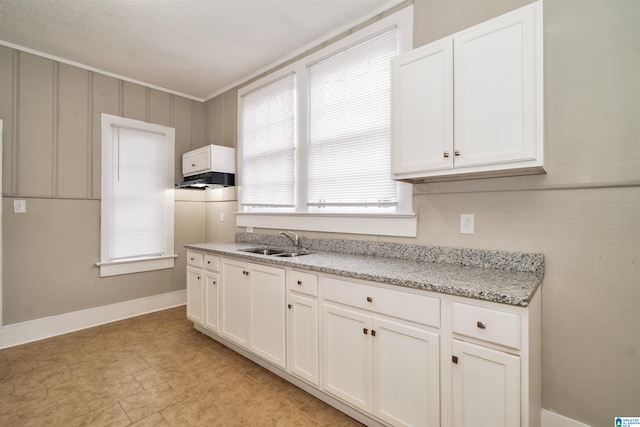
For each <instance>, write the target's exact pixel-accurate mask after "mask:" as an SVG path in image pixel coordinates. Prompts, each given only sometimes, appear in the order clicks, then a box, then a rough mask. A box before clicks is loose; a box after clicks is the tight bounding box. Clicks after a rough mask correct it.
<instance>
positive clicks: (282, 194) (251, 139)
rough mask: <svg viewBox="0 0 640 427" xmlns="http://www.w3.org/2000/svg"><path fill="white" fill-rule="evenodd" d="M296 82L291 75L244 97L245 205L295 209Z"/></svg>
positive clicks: (242, 127) (242, 100)
mask: <svg viewBox="0 0 640 427" xmlns="http://www.w3.org/2000/svg"><path fill="white" fill-rule="evenodd" d="M294 79H295V75H294V74H289V75H287V76H285V77H283V78H281V79H279V80H277V81H275V82H273V83H270V84H268V85H266V86H263V87H261V88H259V89H257V90H255V91H253V92H250V93H247V94H246V95H244V96H242V98H241V102H242V114H241V117H242V124H241V128H240V129H241V132H242V135H241V141H242V159H241V171H242V181H241V185H242V192H241V199H240V202H241V204H242V205H244V206H254V207H293V206H294V183H295V178H294V144H295V132H294V124H295V122H294V119H295V117H294V116H295V115H294V111H295V109H294V99H295V97H294V84H295V80H294Z"/></svg>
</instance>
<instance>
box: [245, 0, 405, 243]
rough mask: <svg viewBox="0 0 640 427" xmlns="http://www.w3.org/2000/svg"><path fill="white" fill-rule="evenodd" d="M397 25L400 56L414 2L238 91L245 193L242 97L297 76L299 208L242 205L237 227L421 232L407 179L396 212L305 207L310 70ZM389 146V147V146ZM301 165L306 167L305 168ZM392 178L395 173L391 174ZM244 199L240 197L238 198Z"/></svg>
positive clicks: (397, 233)
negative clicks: (320, 210) (267, 207)
mask: <svg viewBox="0 0 640 427" xmlns="http://www.w3.org/2000/svg"><path fill="white" fill-rule="evenodd" d="M393 27H395V28H397V43H398V54H402V53H404V52H407V51H409V50H411V49H412V47H413V5H409V6H407V7H405V8H403V9H402V10H400V11H398V12H395V13H394V14H392V15H389V16H387V17H385V18H383V19H381V20H379V21H376V22H374V23H372V24H371V25H368V26H367V27H365V28H363V29H360V30H358V31H356V32H354V33H352V34H350V35H348V36H346V37H344V38H343V39H340V40H338V41H336V42H335V43H332V44H330V45H328V46H326V47H323V48H321V49H318V50H317V51H315V52H313V53H311V54H310V55H307V56H305V57H303V58H301V59H300V60H297V61H295V62H293V63H291V64H288V65H286V66H284V67H282V68H280V69H278V70H277V71H275V72H273V73H270V74H269V75H267V76H265V77H263V78H261V79H258V80H256V81H254V82H252V83H250V84H248V85H246V86H244V87H242V88H241V89H239V90H238V107H237V108H238V110H237V113H238V125H237V126H238V155H239V161H238V187H239V188H238V191H239V192H240V194H241V192H242V161H241V159H242V126H243V124H242V110H243V104H242V102H243V98H242V97H243V96H244V95H245V94H247V93H250V92H252V91H255V90H257V89H259V88H261V87H264V86H266V85H269V84H271V83H273V82H275V81H277V80H279V79H280V78H282V77H284V76H286V75H288V74H294V75H295V85H294V87H295V104H296V106H297V107H296V120H295V124H294V126H295V148H294V149H295V154H294V156H295V172H294V179H295V182H296V187H295V190H294V191H295V196H294V200H295V208H294V209H292V210H288V211H287V210H280V209H266V208H265V209H255V208H254V209H253V210H250V209H249V210H245V207H244V206H242V205H241V204H239V206H238V211H239V212H238V214H237V216H236V225H237V226H238V227H247V228H249V229H250V228H252V227H259V228H273V229H282V228H287V229H295V230H303V231H304V230H306V231H325V232H338V233H352V234H374V235H388V236H405V237H415V236H417V215H416V214H415V213H414V212H413V200H412V196H413V187H412V185H411V184H409V183H404V182H398V183H397V185H398V190H397V191H398V193H397V194H398V205H397V207H396V210H395V213H390V212H385V213H380V212H372V213H365V212H362V211H360V212H336V211H334V212H327V213H319V212H314V211H313V209H309V208H308V207H307V201H306V194H307V176H306V170H307V167H308V147H307V144H305V143H301V142H305V141H308V139H309V134H308V131H309V127H308V121H309V117H308V105H309V99H308V96H309V91H308V87H309V81H308V77H307V76H308V75H307V68H308V67H309V66H310V65H311V64H313V63H316V62H318V61H321V60H322V59H324V58H327V57H330V56H332V55H334V54H336V53H338V52H340V51H343V50H345V49H348V48H349V47H351V46H354V45H357V44H359V43H361V42H363V41H365V40H367V39H368V38H370V37H373V36H375V35H376V34H380V33H383V32H385V31H387V30H389V29H391V28H393ZM389 149H391V147H389ZM300 165H304V166H303V167H302V168H301V167H300ZM390 179H391V177H390ZM238 199H239V200H241V197H239V198H238Z"/></svg>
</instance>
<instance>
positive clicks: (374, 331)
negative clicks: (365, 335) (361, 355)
mask: <svg viewBox="0 0 640 427" xmlns="http://www.w3.org/2000/svg"><path fill="white" fill-rule="evenodd" d="M371 336H372V337H375V336H376V330H375V329H372V330H371Z"/></svg>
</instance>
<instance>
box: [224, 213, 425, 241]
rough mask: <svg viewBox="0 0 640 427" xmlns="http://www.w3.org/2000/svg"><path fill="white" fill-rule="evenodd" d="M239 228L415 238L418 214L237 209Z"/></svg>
mask: <svg viewBox="0 0 640 427" xmlns="http://www.w3.org/2000/svg"><path fill="white" fill-rule="evenodd" d="M236 225H237V226H238V227H256V228H273V229H278V230H283V229H286V230H303V231H322V232H327V233H346V234H370V235H376V236H399V237H416V236H417V234H418V233H417V232H418V215H417V214H415V213H412V214H393V215H372V214H369V215H363V214H348V215H345V214H316V213H300V212H297V213H266V212H265V213H262V212H260V213H255V212H238V213H237V215H236Z"/></svg>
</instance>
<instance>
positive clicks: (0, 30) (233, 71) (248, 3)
mask: <svg viewBox="0 0 640 427" xmlns="http://www.w3.org/2000/svg"><path fill="white" fill-rule="evenodd" d="M399 2H400V1H399V0H0V44H3V45H5V46H9V47H13V48H18V49H21V50H25V51H27V52H32V53H37V54H44V55H45V56H48V57H50V58H52V59H56V60H60V61H62V62H66V63H71V64H73V65H80V66H84V67H85V68H89V69H95V70H99V71H103V72H106V73H108V74H112V75H115V76H117V77H120V78H124V79H126V80H131V81H136V82H142V83H144V84H146V85H147V86H151V87H156V88H161V89H163V90H167V91H169V92H172V93H177V94H180V95H185V96H188V97H190V98H193V99H197V100H207V99H209V98H211V97H212V96H215V95H217V94H218V93H221V92H223V91H224V90H227V89H230V88H231V87H233V86H235V85H237V84H238V83H241V82H242V81H244V80H246V79H247V78H249V77H251V76H252V75H255V74H257V73H259V72H260V71H264V70H266V69H267V68H268V67H270V66H272V65H276V64H277V63H279V62H282V61H283V60H285V59H287V58H289V57H292V56H293V55H294V54H296V53H300V51H301V50H303V49H305V48H309V47H312V46H313V45H314V44H317V43H319V42H321V41H323V40H324V39H326V38H327V37H328V36H330V35H334V34H336V33H337V32H339V31H343V30H346V29H348V28H349V27H350V26H352V25H353V24H355V23H357V22H359V21H361V20H362V19H365V18H368V17H370V16H373V15H374V14H376V13H379V12H381V11H382V10H384V9H386V8H389V7H391V6H392V5H394V4H397V3H399Z"/></svg>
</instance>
